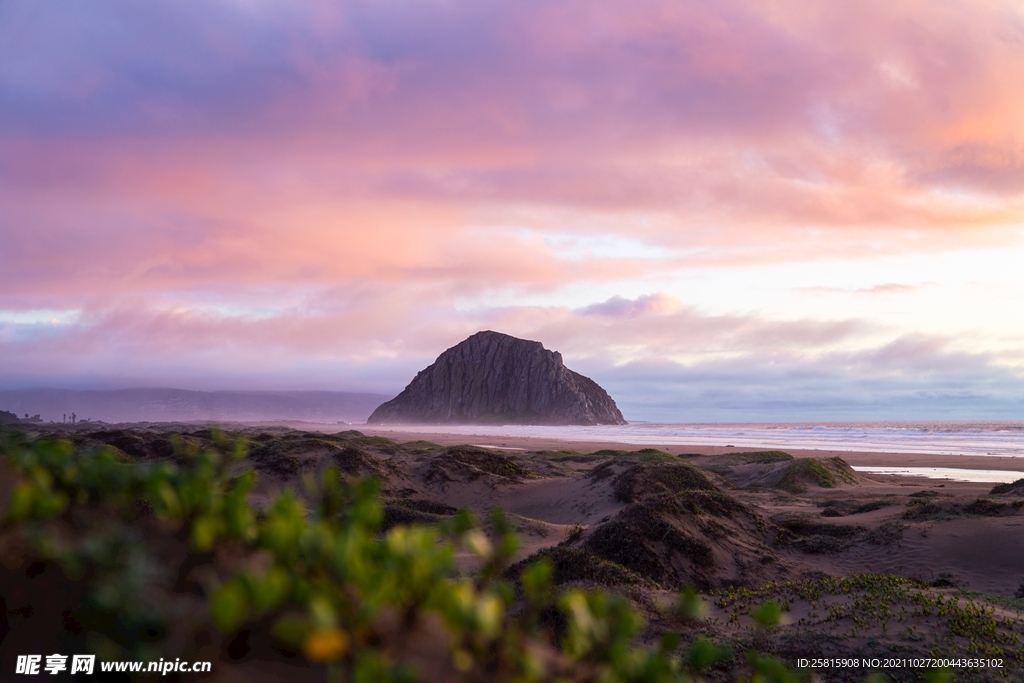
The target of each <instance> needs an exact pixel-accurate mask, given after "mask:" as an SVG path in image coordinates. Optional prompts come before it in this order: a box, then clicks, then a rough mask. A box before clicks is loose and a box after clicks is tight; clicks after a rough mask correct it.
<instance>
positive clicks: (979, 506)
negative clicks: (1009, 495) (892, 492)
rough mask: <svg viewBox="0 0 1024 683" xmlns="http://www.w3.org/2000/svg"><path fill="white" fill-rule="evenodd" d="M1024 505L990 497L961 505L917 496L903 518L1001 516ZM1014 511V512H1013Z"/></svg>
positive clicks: (916, 519) (909, 504) (916, 520)
mask: <svg viewBox="0 0 1024 683" xmlns="http://www.w3.org/2000/svg"><path fill="white" fill-rule="evenodd" d="M1021 507H1024V504H1022V505H1018V504H1017V503H1013V504H1008V503H1003V502H1001V501H997V500H991V499H989V498H976V499H975V500H972V501H971V502H970V503H967V504H966V505H959V504H957V503H954V502H952V501H950V500H944V501H943V500H936V499H935V498H934V497H931V496H929V497H927V498H917V499H914V500H911V501H910V502H909V503H907V509H906V510H904V511H903V519H906V520H910V521H915V522H919V521H923V520H927V519H938V520H941V519H955V518H957V517H964V516H968V515H969V516H973V517H999V516H1002V515H1005V514H1012V513H1013V512H1016V511H1017V510H1019V509H1021ZM1011 511H1012V512H1011Z"/></svg>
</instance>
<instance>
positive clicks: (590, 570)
mask: <svg viewBox="0 0 1024 683" xmlns="http://www.w3.org/2000/svg"><path fill="white" fill-rule="evenodd" d="M538 560H547V561H548V562H550V563H551V565H552V570H553V572H552V577H551V578H552V584H554V585H556V586H560V585H562V584H565V583H574V582H583V583H589V584H596V585H598V586H635V585H647V586H650V585H651V582H650V581H648V580H647V579H645V578H644V577H642V576H640V575H639V574H637V573H636V572H634V571H630V570H629V569H627V568H625V567H623V566H622V565H619V564H616V563H614V562H610V561H608V560H605V559H602V558H600V557H598V556H597V555H594V554H593V553H590V552H587V551H586V550H580V549H579V548H567V547H565V546H554V547H551V548H544V549H543V550H540V551H538V552H536V553H534V554H533V555H531V556H530V557H528V558H526V559H525V560H522V561H520V562H517V563H515V564H514V565H512V566H511V567H509V568H508V570H507V571H506V573H505V576H506V577H507V578H509V579H513V580H516V579H518V578H519V575H520V574H521V573H522V571H523V569H525V568H526V567H527V566H528V565H530V564H533V563H534V562H536V561H538Z"/></svg>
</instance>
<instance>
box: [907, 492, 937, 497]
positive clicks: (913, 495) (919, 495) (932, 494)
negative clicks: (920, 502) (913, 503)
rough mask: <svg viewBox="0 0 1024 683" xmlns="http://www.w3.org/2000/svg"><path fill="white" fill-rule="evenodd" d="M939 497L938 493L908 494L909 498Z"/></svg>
mask: <svg viewBox="0 0 1024 683" xmlns="http://www.w3.org/2000/svg"><path fill="white" fill-rule="evenodd" d="M939 495H941V494H940V493H939V492H938V491H915V492H914V493H911V494H910V497H911V498H937V497H938V496H939Z"/></svg>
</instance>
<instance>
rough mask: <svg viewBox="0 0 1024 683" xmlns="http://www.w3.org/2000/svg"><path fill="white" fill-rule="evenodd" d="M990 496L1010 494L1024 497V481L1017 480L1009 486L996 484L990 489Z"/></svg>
mask: <svg viewBox="0 0 1024 683" xmlns="http://www.w3.org/2000/svg"><path fill="white" fill-rule="evenodd" d="M991 493H992V494H994V495H999V494H1010V495H1012V496H1024V479H1018V480H1017V481H1014V482H1011V483H1009V484H996V485H995V486H993V487H992V491H991Z"/></svg>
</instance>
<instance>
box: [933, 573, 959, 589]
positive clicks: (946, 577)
mask: <svg viewBox="0 0 1024 683" xmlns="http://www.w3.org/2000/svg"><path fill="white" fill-rule="evenodd" d="M928 585H929V586H931V587H933V588H962V587H963V586H964V585H965V582H964V580H963V579H961V578H960V577H959V576H957V575H956V574H954V573H953V572H939V575H938V576H937V577H935V579H933V580H932V581H929V582H928Z"/></svg>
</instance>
